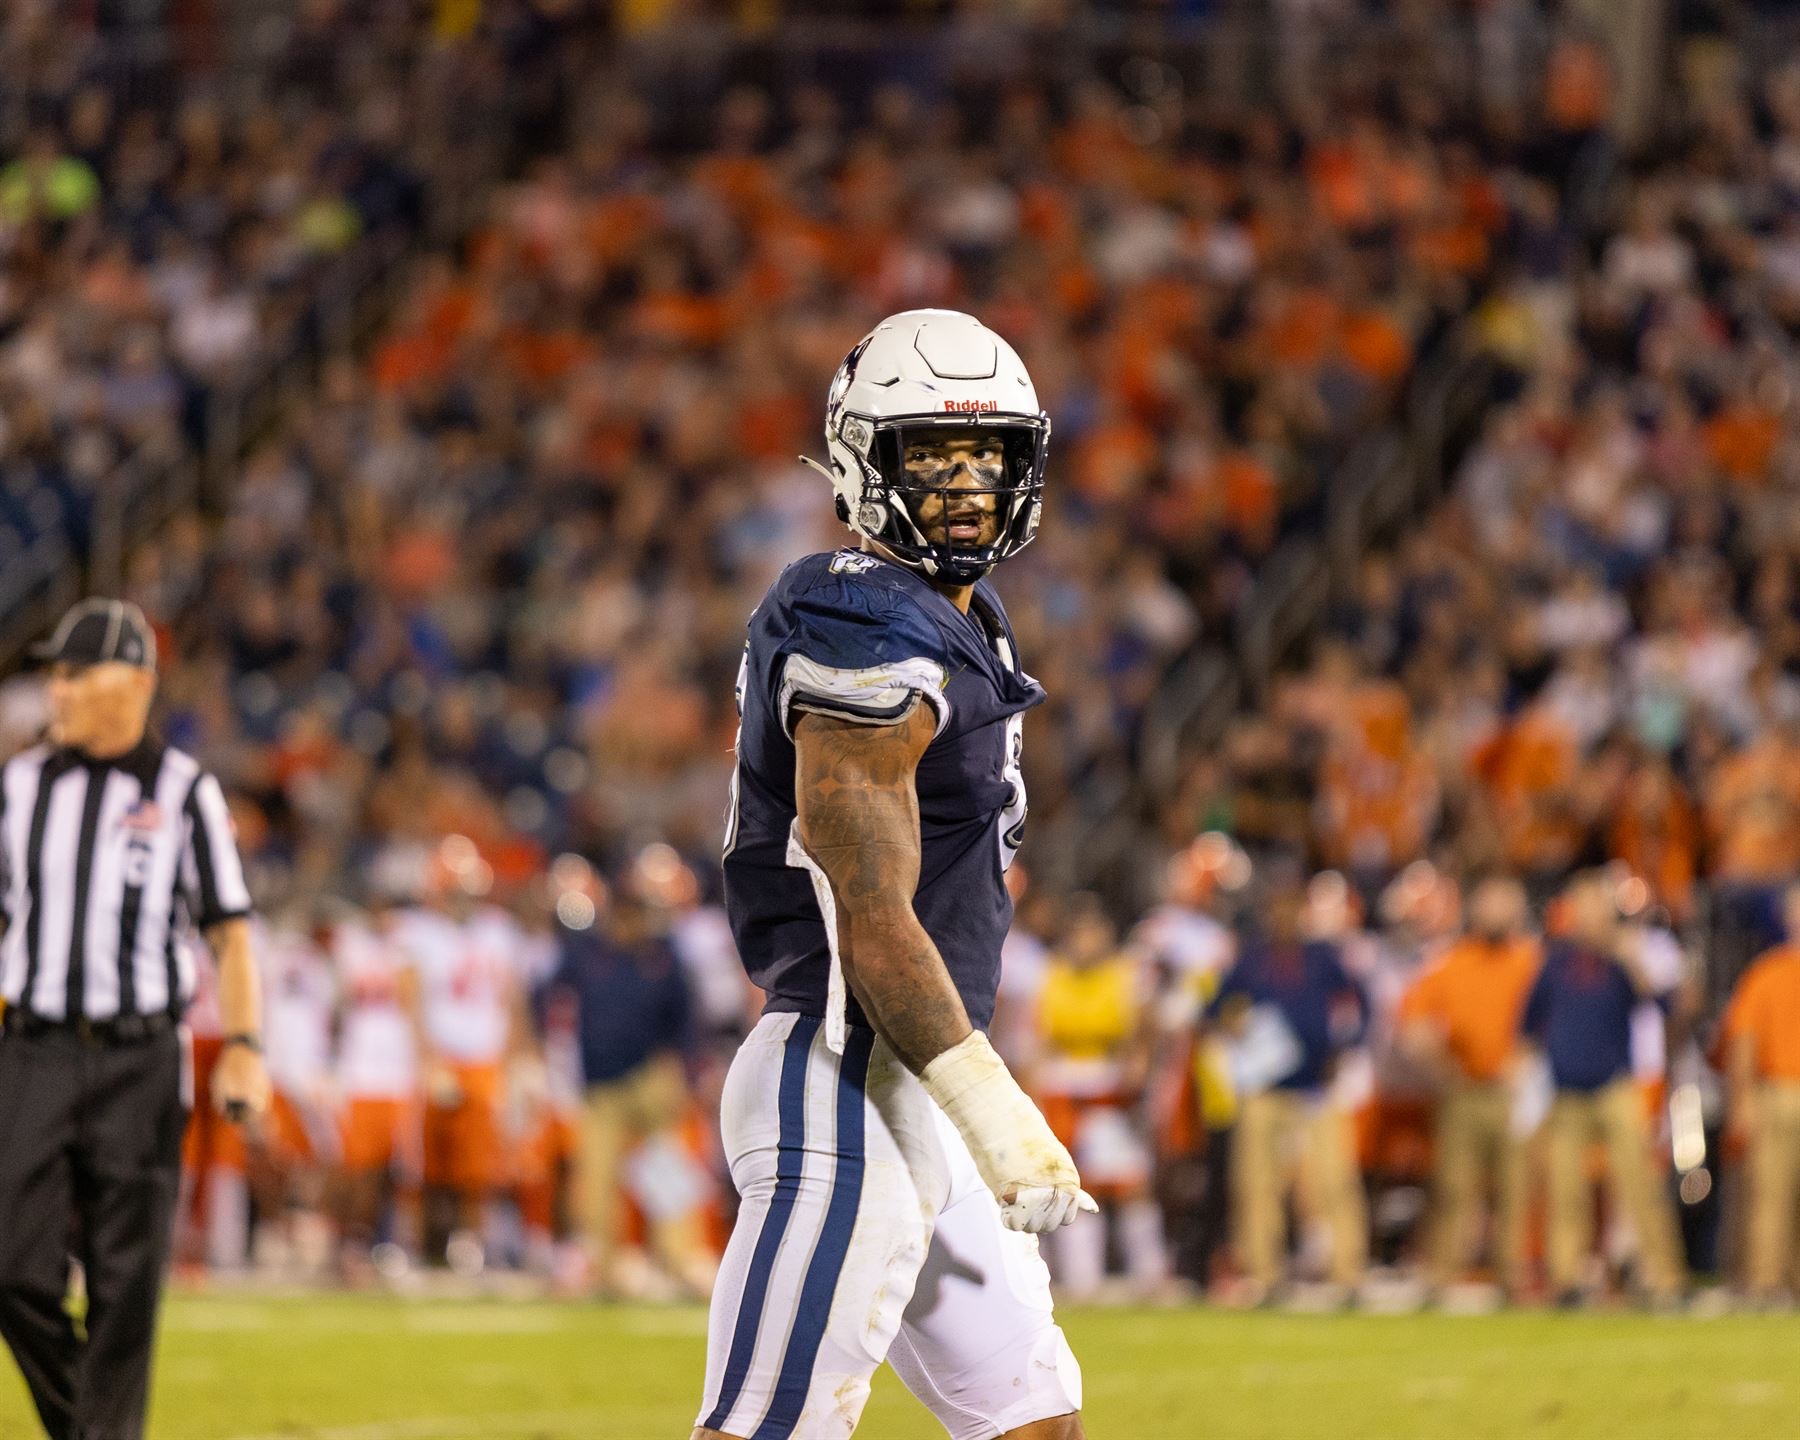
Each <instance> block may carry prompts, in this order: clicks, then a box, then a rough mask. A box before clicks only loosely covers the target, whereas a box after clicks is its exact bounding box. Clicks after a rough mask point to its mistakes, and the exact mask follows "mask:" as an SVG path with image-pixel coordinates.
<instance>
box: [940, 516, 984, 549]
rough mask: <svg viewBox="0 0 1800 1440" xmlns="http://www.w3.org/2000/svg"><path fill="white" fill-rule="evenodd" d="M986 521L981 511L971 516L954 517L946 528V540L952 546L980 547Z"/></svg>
mask: <svg viewBox="0 0 1800 1440" xmlns="http://www.w3.org/2000/svg"><path fill="white" fill-rule="evenodd" d="M986 519H987V517H986V516H984V515H983V514H982V513H981V512H980V511H975V512H973V513H972V514H969V515H952V516H951V517H950V519H949V521H948V522H947V523H946V524H945V526H944V538H945V539H946V540H948V541H949V542H950V543H951V544H952V545H979V544H980V543H981V532H982V531H983V530H984V529H985V528H986V523H985V522H986Z"/></svg>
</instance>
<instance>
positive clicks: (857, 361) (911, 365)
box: [801, 310, 1050, 585]
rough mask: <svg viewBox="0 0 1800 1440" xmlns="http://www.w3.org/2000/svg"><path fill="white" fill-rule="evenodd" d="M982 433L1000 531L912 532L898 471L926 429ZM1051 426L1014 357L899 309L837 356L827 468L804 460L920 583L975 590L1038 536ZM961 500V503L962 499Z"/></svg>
mask: <svg viewBox="0 0 1800 1440" xmlns="http://www.w3.org/2000/svg"><path fill="white" fill-rule="evenodd" d="M971 424H979V425H980V426H981V427H982V428H983V429H984V430H986V429H989V428H990V427H991V428H992V430H993V431H994V432H995V433H996V434H997V435H999V436H1000V437H1001V439H1002V440H1003V442H1004V446H1005V457H1006V467H1005V479H1004V481H1003V482H1002V483H1001V484H1000V485H999V486H997V487H996V488H995V489H994V490H992V491H990V492H988V493H991V494H993V495H994V496H995V498H996V500H997V502H998V506H999V519H1000V533H999V535H998V536H997V537H996V539H995V541H994V543H993V544H992V545H984V546H966V545H964V546H955V545H951V544H949V543H947V542H946V543H942V544H939V543H935V542H933V541H931V540H929V539H927V538H926V535H925V532H924V531H923V530H922V529H921V528H920V527H919V524H918V521H917V519H916V518H915V512H914V509H913V507H914V506H915V505H916V504H917V502H918V500H919V498H920V497H922V496H924V495H929V494H934V493H936V494H943V495H944V496H945V498H946V503H948V492H947V491H945V490H941V489H940V488H939V487H928V486H921V485H920V484H919V483H918V482H917V480H916V479H914V478H913V477H911V476H909V475H907V473H906V470H905V466H904V464H903V463H902V456H903V455H904V454H905V447H906V446H907V444H908V443H909V438H910V440H911V441H916V440H917V439H918V438H919V432H920V431H921V430H927V429H940V430H941V429H946V428H954V429H960V430H966V429H968V428H969V426H970V425H971ZM1049 446H1050V417H1049V416H1047V415H1046V414H1044V412H1043V411H1042V410H1041V409H1039V408H1038V398H1037V390H1036V388H1035V387H1034V386H1033V385H1032V383H1031V377H1030V376H1029V375H1027V374H1026V373H1025V366H1024V364H1023V363H1022V362H1021V361H1020V359H1019V356H1018V353H1017V352H1016V351H1015V350H1014V349H1013V348H1012V346H1010V345H1008V344H1007V343H1006V341H1004V340H1002V339H1001V338H1000V337H999V336H998V335H996V334H995V333H994V332H993V331H992V330H990V329H988V328H987V326H985V325H983V324H982V323H981V322H980V321H979V320H977V319H976V318H975V317H974V316H973V315H964V314H962V313H961V312H960V311H957V310H904V311H902V312H901V313H900V314H898V315H890V316H889V317H888V318H887V319H886V320H883V321H882V322H881V323H880V324H879V325H877V326H876V327H875V328H874V329H873V330H871V331H870V332H869V333H868V334H867V335H865V336H864V337H863V339H862V341H861V342H860V343H859V344H858V345H857V347H856V348H855V349H854V350H852V351H851V352H850V353H849V354H848V355H847V356H845V357H844V363H843V364H842V365H840V366H839V367H838V372H837V375H836V376H835V377H834V378H833V379H832V382H831V390H830V392H829V393H828V394H827V395H826V397H825V450H826V454H827V455H828V456H829V457H830V468H829V469H828V468H827V467H826V466H824V465H821V464H819V462H818V461H816V460H813V459H811V458H810V457H807V456H802V457H801V458H802V459H803V460H805V461H806V463H807V464H809V465H811V466H812V467H813V468H814V469H815V470H817V471H819V472H820V473H821V474H822V475H824V476H825V478H826V479H828V480H830V481H831V488H832V491H833V493H834V494H835V495H836V497H837V513H838V518H839V519H840V520H842V521H843V522H844V523H845V524H846V525H848V526H849V527H850V528H851V529H852V530H854V531H855V532H856V533H857V534H858V535H863V536H866V537H867V538H869V539H870V540H874V541H877V542H879V543H880V544H881V545H882V547H883V548H885V549H886V550H887V551H888V552H889V553H890V554H892V555H893V556H894V558H895V559H897V560H898V561H900V563H901V564H903V565H906V566H908V567H910V568H912V569H914V570H917V571H918V572H919V573H920V574H922V575H926V576H929V577H930V578H932V579H937V580H945V581H948V582H949V583H951V584H955V585H972V584H974V582H975V581H977V580H979V579H980V578H981V577H982V576H983V575H985V574H987V572H988V571H989V570H991V569H992V568H993V567H994V566H995V565H997V564H999V563H1000V562H1001V561H1002V560H1004V559H1006V558H1007V557H1008V556H1010V555H1015V554H1017V553H1018V552H1019V551H1020V550H1022V549H1024V548H1025V546H1027V545H1028V544H1030V543H1031V539H1032V537H1033V536H1034V535H1036V534H1037V527H1038V518H1039V514H1040V511H1041V507H1042V504H1043V495H1044V461H1045V458H1046V457H1047V455H1048V453H1049ZM960 493H962V494H968V493H969V492H968V491H967V490H966V489H965V490H962V491H961V492H960Z"/></svg>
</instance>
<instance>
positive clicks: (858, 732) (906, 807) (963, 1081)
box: [694, 310, 1095, 1440]
mask: <svg viewBox="0 0 1800 1440" xmlns="http://www.w3.org/2000/svg"><path fill="white" fill-rule="evenodd" d="M1049 436H1050V422H1049V419H1048V418H1047V417H1046V416H1045V414H1044V412H1043V411H1042V410H1041V409H1040V408H1039V405H1038V399H1037V393H1036V391H1035V389H1034V388H1033V386H1032V383H1031V379H1030V377H1029V376H1028V375H1027V374H1026V372H1025V367H1024V365H1023V364H1022V363H1021V362H1020V360H1019V357H1018V355H1017V354H1015V353H1014V351H1013V349H1012V347H1011V346H1010V345H1008V344H1007V343H1006V342H1005V341H1004V340H1002V339H1001V338H1000V337H999V336H998V335H996V334H994V332H993V331H991V330H989V329H987V328H986V327H985V326H983V325H982V324H980V322H978V321H977V320H975V319H974V318H973V317H971V316H968V315H962V314H958V313H956V312H954V311H947V310H913V311H907V312H905V313H903V314H899V315H895V316H892V317H891V318H889V319H888V320H886V321H884V322H882V324H880V325H878V326H877V327H876V328H875V329H874V330H873V331H872V332H871V333H870V334H869V335H868V336H867V337H865V338H864V339H863V341H862V342H861V343H860V344H858V345H857V346H856V348H855V349H854V350H852V351H851V352H850V354H849V356H848V357H847V358H846V359H845V361H844V363H843V365H842V366H841V367H840V369H839V370H838V373H837V376H836V377H835V379H834V380H833V381H832V385H831V389H830V393H829V395H828V397H827V404H826V417H825V443H826V449H827V452H828V454H829V457H830V463H829V467H827V466H824V465H818V464H817V463H816V462H814V468H816V469H819V470H820V471H821V472H823V473H824V474H825V475H826V477H827V479H829V480H830V482H831V486H832V490H833V492H834V494H835V497H836V503H837V513H838V517H839V519H841V520H842V521H844V523H846V524H847V525H848V526H849V527H850V528H851V529H852V530H853V531H854V532H855V533H856V534H857V536H859V537H860V540H861V546H860V548H857V549H844V550H839V551H837V552H835V553H830V554H820V555H813V556H810V557H808V558H806V559H804V560H800V561H798V562H797V563H795V564H793V565H791V566H789V567H788V568H787V570H785V571H784V572H783V573H782V575H781V576H780V577H779V578H778V579H777V580H776V582H775V584H774V585H773V586H772V587H771V588H770V591H769V593H768V595H767V596H766V597H765V598H764V600H763V602H762V604H761V605H759V606H758V607H757V609H756V612H755V613H754V614H753V615H752V616H751V619H750V626H749V631H750V634H749V641H748V643H747V645H746V647H745V653H744V661H743V665H742V667H741V669H740V671H739V680H738V703H739V712H740V716H741V726H740V729H739V734H738V745H737V758H738V764H737V770H736V773H735V775H734V777H733V781H732V788H731V808H730V813H729V816H728V818H727V825H726V845H725V892H726V904H727V909H728V911H729V913H730V917H731V924H732V930H733V933H734V935H735V937H736V940H737V946H738V952H739V954H740V955H741V956H742V958H743V961H744V964H745V966H746V968H747V969H748V970H749V972H750V976H751V978H752V979H753V980H754V981H755V982H756V983H757V985H758V986H760V987H761V988H762V989H763V990H764V991H765V992H766V993H767V995H768V1004H767V1008H766V1010H765V1012H764V1014H763V1017H762V1019H761V1020H760V1021H759V1022H758V1023H757V1026H756V1028H755V1030H754V1031H752V1032H751V1034H750V1036H749V1038H748V1039H747V1040H746V1041H745V1043H744V1045H743V1047H742V1049H740V1050H739V1052H738V1055H737V1057H736V1059H735V1060H734V1061H733V1062H732V1067H731V1072H730V1075H729V1077H728V1078H727V1080H726V1084H725V1092H724V1096H723V1099H722V1102H721V1116H720V1129H721V1133H722V1136H723V1139H724V1146H725V1152H726V1157H727V1159H728V1161H729V1163H730V1166H731V1173H732V1179H733V1180H734V1181H735V1183H736V1185H737V1188H738V1191H739V1193H740V1194H741V1196H742V1197H743V1198H742V1208H741V1210H740V1212H739V1215H738V1221H737V1227H736V1229H735V1231H734V1233H733V1235H732V1239H731V1243H730V1246H729V1248H728V1250H727V1252H726V1258H725V1261H724V1264H723V1266H722V1268H721V1272H720V1276H719V1283H718V1286H717V1288H716V1289H715V1291H714V1298H713V1306H712V1317H711V1326H710V1331H709V1338H708V1347H707V1366H706V1388H705V1396H704V1399H703V1402H702V1405H701V1409H700V1416H699V1422H698V1428H697V1429H696V1431H695V1432H694V1434H695V1440H717V1437H721V1436H726V1437H740V1440H741V1437H747V1436H752V1435H754V1436H756V1437H758V1440H786V1437H800V1440H843V1437H845V1436H848V1435H849V1434H850V1433H851V1432H852V1431H853V1430H854V1429H855V1427H856V1423H857V1419H858V1417H859V1416H860V1415H861V1413H862V1409H863V1406H864V1404H865V1403H866V1402H867V1400H868V1396H869V1382H870V1378H871V1377H872V1376H873V1374H874V1372H875V1369H876V1367H877V1366H878V1365H880V1363H881V1362H882V1360H883V1359H884V1358H885V1359H889V1360H891V1361H892V1362H893V1364H894V1368H895V1369H896V1370H897V1371H899V1373H900V1376H901V1378H902V1379H903V1380H904V1381H905V1382H906V1384H907V1387H908V1388H909V1389H910V1390H912V1392H913V1393H914V1394H915V1395H917V1396H918V1397H919V1398H920V1399H921V1400H923V1401H924V1403H925V1404H926V1405H927V1406H928V1407H930V1409H931V1410H932V1411H933V1413H934V1414H936V1416H937V1417H938V1419H939V1420H940V1421H941V1422H942V1424H943V1425H944V1427H945V1428H946V1429H947V1430H948V1431H949V1432H950V1434H951V1435H952V1436H954V1437H957V1440H975V1437H978V1436H979V1437H982V1440H992V1437H997V1436H1007V1437H1012V1440H1079V1437H1080V1436H1081V1435H1082V1429H1081V1421H1080V1416H1079V1411H1080V1408H1081V1372H1080V1368H1079V1367H1078V1366H1077V1364H1076V1362H1075V1357H1074V1355H1073V1354H1072V1353H1071V1352H1070V1350H1069V1346H1068V1343H1067V1342H1066V1341H1065V1340H1064V1338H1063V1334H1062V1331H1061V1330H1060V1329H1059V1328H1058V1326H1057V1324H1056V1321H1055V1318H1054V1316H1053V1315H1052V1313H1051V1302H1050V1284H1049V1275H1048V1272H1047V1271H1046V1269H1045V1267H1044V1263H1043V1261H1042V1259H1041V1258H1040V1257H1039V1255H1038V1250H1037V1241H1036V1236H1037V1235H1039V1234H1041V1233H1044V1232H1046V1231H1050V1230H1054V1229H1057V1228H1058V1227H1060V1226H1062V1225H1065V1224H1067V1223H1068V1222H1069V1221H1071V1220H1073V1219H1075V1217H1076V1216H1077V1214H1079V1213H1080V1212H1081V1211H1083V1210H1087V1211H1092V1210H1093V1209H1094V1208H1095V1207H1094V1203H1093V1201H1092V1200H1091V1199H1090V1198H1089V1197H1088V1196H1087V1195H1086V1194H1085V1193H1084V1192H1083V1191H1082V1189H1081V1182H1080V1178H1079V1176H1078V1175H1077V1174H1076V1169H1075V1164H1074V1161H1073V1160H1072V1159H1071V1158H1070V1156H1069V1152H1068V1151H1067V1150H1066V1149H1065V1148H1064V1147H1063V1145H1062V1143H1061V1142H1060V1141H1059V1140H1058V1139H1057V1138H1056V1136H1055V1135H1054V1134H1053V1133H1052V1132H1051V1130H1050V1127H1049V1125H1048V1124H1046V1123H1045V1120H1044V1117H1043V1115H1042V1114H1040V1113H1039V1111H1038V1108H1037V1106H1036V1105H1034V1104H1033V1103H1032V1102H1031V1100H1030V1099H1029V1097H1028V1096H1027V1095H1026V1094H1025V1092H1024V1091H1023V1090H1022V1089H1021V1088H1020V1087H1019V1085H1018V1083H1017V1081H1016V1080H1015V1079H1014V1078H1013V1076H1012V1075H1011V1073H1010V1072H1009V1071H1008V1070H1007V1067H1006V1064H1005V1062H1004V1061H1002V1060H1001V1058H1000V1056H999V1055H998V1054H997V1053H996V1052H995V1051H994V1049H993V1047H992V1045H990V1044H989V1042H988V1039H987V1036H986V1034H985V1033H984V1031H985V1027H986V1026H987V1024H988V1022H989V1019H990V1017H991V1015H992V1012H993V1006H994V995H995V989H996V987H997V985H998V982H999V971H1000V948H1001V943H1002V942H1003V941H1004V939H1005V937H1006V932H1007V926H1008V922H1009V921H1010V919H1011V916H1012V901H1011V899H1010V898H1009V897H1008V895H1007V892H1006V886H1005V883H1004V880H1003V875H1004V872H1005V870H1006V868H1007V866H1008V865H1010V864H1011V862H1012V857H1013V853H1014V851H1015V850H1016V849H1017V848H1018V845H1019V841H1020V838H1021V834H1022V830H1023V826H1024V822H1025V788H1024V783H1023V780H1022V778H1021V775H1020V737H1021V727H1022V723H1023V719H1024V712H1025V711H1026V710H1028V709H1030V708H1031V707H1032V706H1033V705H1036V704H1037V703H1039V702H1040V701H1041V700H1042V699H1043V698H1044V692H1043V690H1042V688H1041V687H1040V686H1039V685H1038V683H1037V682H1036V681H1035V680H1033V679H1032V678H1031V677H1030V676H1029V675H1027V674H1026V673H1025V671H1024V669H1023V668H1022V666H1021V664H1020V660H1019V656H1018V654H1017V653H1016V650H1015V646H1014V641H1013V633H1012V627H1011V625H1010V624H1009V622H1008V621H1007V618H1006V611H1005V609H1004V608H1003V607H1002V605H1001V603H1000V598H999V596H998V595H997V594H995V592H994V590H993V589H992V587H991V586H990V585H989V584H988V583H987V582H986V581H985V579H984V577H985V576H986V574H987V572H988V571H989V570H991V569H992V568H993V567H994V566H995V565H996V564H998V563H999V562H1000V561H1002V560H1004V559H1006V558H1007V557H1009V556H1011V555H1014V554H1017V553H1018V551H1019V550H1021V549H1023V548H1024V546H1025V545H1027V544H1028V543H1030V541H1031V539H1032V536H1033V535H1034V534H1035V533H1036V531H1037V526H1038V517H1039V511H1040V506H1041V504H1042V500H1043V487H1044V461H1045V455H1046V450H1047V445H1048V441H1049Z"/></svg>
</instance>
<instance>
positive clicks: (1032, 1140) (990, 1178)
mask: <svg viewBox="0 0 1800 1440" xmlns="http://www.w3.org/2000/svg"><path fill="white" fill-rule="evenodd" d="M919 1081H920V1083H921V1084H922V1085H924V1087H925V1092H926V1094H928V1095H930V1096H931V1098H932V1099H933V1100H935V1101H936V1102H937V1104H938V1106H939V1108H940V1109H942V1110H943V1112H944V1114H946V1115H947V1116H949V1117H950V1123H951V1124H952V1125H954V1126H956V1129H957V1132H958V1133H959V1134H960V1135H961V1136H962V1137H963V1141H964V1143H965V1144H967V1145H968V1147H969V1154H970V1155H972V1156H973V1157H974V1160H975V1168H976V1169H977V1170H978V1171H979V1172H980V1173H981V1178H982V1180H983V1182H984V1183H985V1184H986V1185H987V1187H988V1189H989V1190H991V1191H992V1192H993V1194H994V1198H995V1199H996V1200H998V1201H999V1202H1000V1213H1001V1218H1002V1219H1003V1220H1004V1221H1005V1222H1006V1224H1007V1226H1008V1227H1009V1228H1010V1229H1013V1230H1029V1231H1031V1232H1032V1233H1034V1234H1035V1233H1038V1232H1040V1231H1044V1230H1054V1229H1056V1228H1057V1227H1058V1226H1059V1225H1066V1224H1067V1223H1068V1222H1069V1221H1070V1220H1073V1219H1074V1218H1075V1216H1076V1214H1077V1213H1079V1212H1080V1211H1082V1210H1088V1211H1092V1210H1093V1209H1094V1208H1095V1205H1094V1202H1093V1201H1092V1200H1091V1199H1089V1198H1088V1196H1087V1195H1086V1194H1085V1193H1084V1192H1083V1191H1082V1189H1081V1177H1080V1176H1079V1175H1078V1174H1076V1171H1075V1162H1074V1160H1073V1159H1071V1158H1070V1155H1069V1152H1068V1151H1067V1150H1066V1149H1064V1148H1063V1144H1062V1142H1061V1141H1060V1140H1058V1139H1057V1138H1056V1135H1055V1133H1054V1132H1053V1131H1052V1130H1051V1129H1050V1126H1049V1124H1048V1123H1047V1122H1046V1121H1045V1119H1044V1117H1043V1114H1042V1112H1041V1111H1039V1109H1038V1108H1037V1106H1036V1105H1034V1104H1033V1103H1032V1101H1031V1097H1030V1096H1029V1095H1027V1094H1026V1093H1025V1092H1024V1091H1023V1090H1022V1089H1020V1088H1019V1082H1018V1081H1017V1080H1015V1079H1013V1077H1012V1072H1011V1071H1010V1070H1008V1069H1007V1068H1006V1062H1005V1061H1004V1060H1002V1059H1001V1058H1000V1056H999V1055H998V1054H997V1053H996V1052H995V1050H994V1047H993V1046H992V1045H990V1044H989V1043H988V1038H987V1036H985V1035H983V1034H982V1033H981V1032H980V1031H979V1030H977V1031H975V1032H974V1033H972V1034H971V1035H969V1036H968V1038H966V1039H965V1040H963V1041H962V1042H961V1043H960V1044H957V1045H954V1046H952V1047H951V1048H950V1049H948V1050H946V1051H945V1052H944V1053H943V1054H942V1055H940V1056H938V1057H937V1059H935V1060H933V1061H932V1062H931V1063H930V1064H929V1065H927V1066H926V1067H925V1068H924V1069H923V1070H921V1071H920V1072H919Z"/></svg>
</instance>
